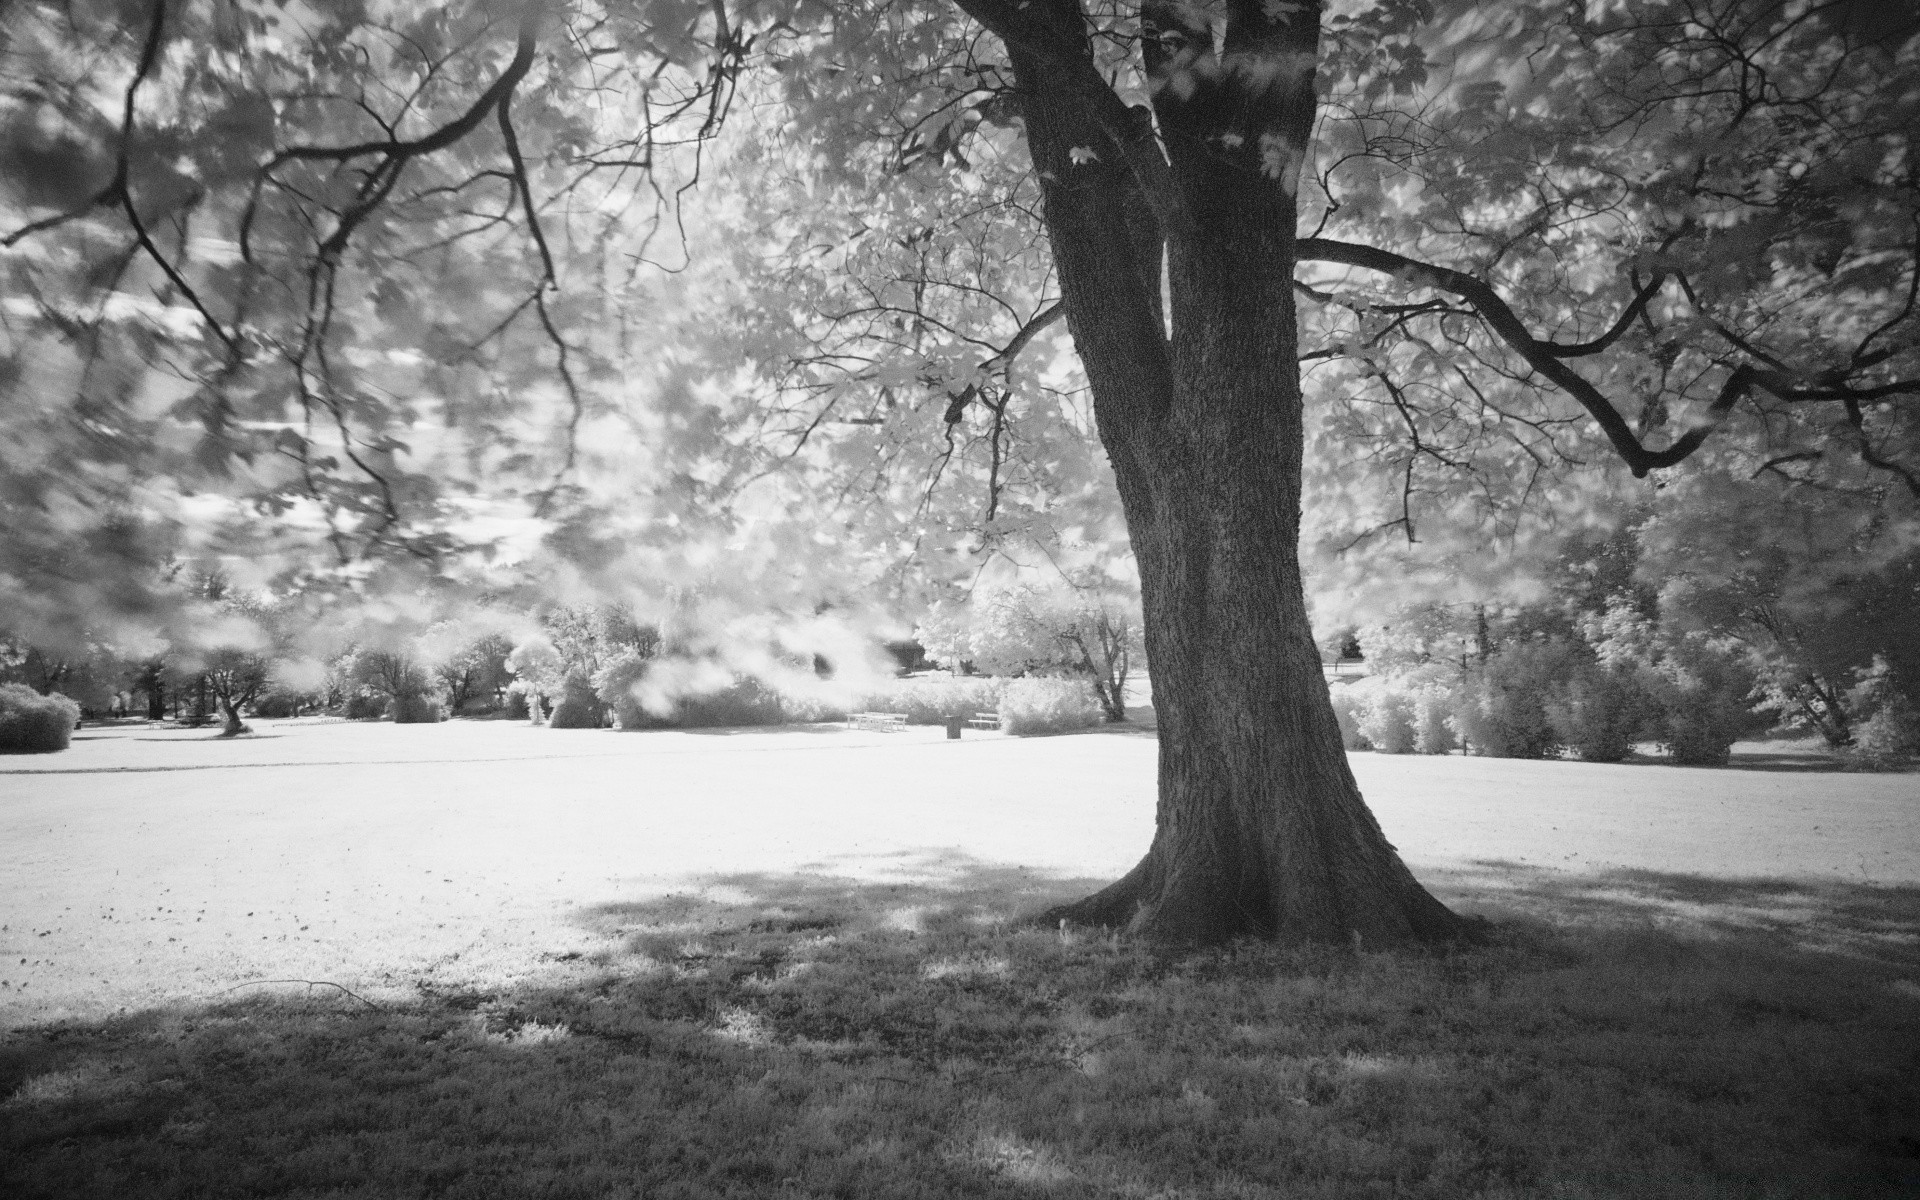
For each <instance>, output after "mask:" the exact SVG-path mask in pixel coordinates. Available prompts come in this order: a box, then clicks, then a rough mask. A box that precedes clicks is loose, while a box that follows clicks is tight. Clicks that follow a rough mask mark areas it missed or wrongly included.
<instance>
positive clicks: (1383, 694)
mask: <svg viewBox="0 0 1920 1200" xmlns="http://www.w3.org/2000/svg"><path fill="white" fill-rule="evenodd" d="M1355 686H1356V689H1360V688H1364V689H1365V691H1364V692H1363V693H1361V695H1362V697H1363V698H1364V701H1365V704H1364V707H1361V708H1360V709H1358V711H1357V712H1356V713H1355V714H1354V715H1355V716H1356V717H1357V718H1358V719H1359V724H1360V736H1362V737H1364V738H1366V739H1367V741H1368V742H1369V743H1371V744H1372V746H1373V748H1374V749H1375V750H1376V751H1378V752H1380V753H1381V754H1411V753H1413V750H1414V746H1415V742H1416V736H1415V729H1414V717H1415V712H1414V704H1413V698H1412V697H1411V696H1410V695H1408V694H1407V693H1406V692H1405V691H1403V690H1401V689H1400V688H1397V687H1394V686H1393V685H1392V684H1391V683H1389V682H1388V681H1387V680H1385V679H1378V678H1376V679H1370V680H1367V681H1365V682H1363V683H1360V684H1357V685H1355Z"/></svg>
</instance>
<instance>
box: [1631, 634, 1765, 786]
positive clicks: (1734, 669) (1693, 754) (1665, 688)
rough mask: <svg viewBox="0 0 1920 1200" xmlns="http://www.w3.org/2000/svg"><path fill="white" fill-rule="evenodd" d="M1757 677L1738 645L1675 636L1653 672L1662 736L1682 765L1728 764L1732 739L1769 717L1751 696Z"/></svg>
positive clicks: (1733, 740) (1676, 759)
mask: <svg viewBox="0 0 1920 1200" xmlns="http://www.w3.org/2000/svg"><path fill="white" fill-rule="evenodd" d="M1756 682H1757V677H1756V675H1755V673H1754V670H1753V668H1752V666H1751V665H1750V664H1749V663H1748V662H1747V661H1746V659H1744V658H1743V657H1742V656H1741V655H1740V654H1739V652H1738V651H1737V650H1735V649H1734V648H1732V647H1730V646H1726V645H1723V644H1720V643H1718V642H1715V641H1713V640H1711V639H1708V638H1700V637H1686V638H1679V639H1676V640H1675V641H1674V642H1673V643H1671V644H1670V645H1668V646H1667V647H1666V648H1665V653H1664V654H1663V655H1662V657H1661V660H1660V665H1659V668H1658V669H1657V670H1656V671H1655V672H1654V673H1653V675H1652V689H1653V691H1654V693H1655V699H1656V701H1657V702H1658V704H1659V710H1660V715H1659V718H1658V720H1657V728H1658V734H1659V740H1660V742H1661V744H1662V745H1664V746H1665V747H1666V751H1667V753H1668V754H1669V755H1670V756H1672V758H1673V761H1674V762H1676V763H1679V764H1681V765H1682V766H1692V767H1723V766H1725V765H1726V764H1727V757H1728V753H1729V751H1731V750H1732V748H1733V743H1734V742H1735V741H1737V740H1739V739H1740V738H1741V737H1743V736H1746V735H1747V734H1750V733H1757V732H1759V731H1760V729H1761V728H1762V727H1763V726H1764V722H1763V721H1761V720H1759V719H1758V718H1756V717H1755V715H1754V712H1753V709H1752V707H1751V705H1750V703H1749V701H1748V697H1749V696H1750V695H1751V694H1752V692H1753V689H1754V685H1755V683H1756Z"/></svg>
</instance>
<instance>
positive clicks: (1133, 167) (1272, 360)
mask: <svg viewBox="0 0 1920 1200" xmlns="http://www.w3.org/2000/svg"><path fill="white" fill-rule="evenodd" d="M963 3H964V4H965V6H966V7H967V8H968V10H969V11H973V12H975V14H976V15H978V16H981V18H982V20H984V21H987V23H988V24H989V26H990V27H995V28H996V31H998V32H1001V33H1002V36H1003V38H1004V39H1005V40H1006V41H1007V42H1008V46H1009V51H1010V55H1011V57H1012V59H1013V64H1014V70H1015V74H1016V78H1017V79H1018V81H1019V83H1020V87H1021V92H1022V96H1023V103H1024V110H1023V115H1024V117H1025V125H1026V133H1027V140H1028V145H1029V148H1030V150H1031V151H1032V154H1033V159H1034V164H1035V167H1036V170H1037V172H1038V174H1039V177H1040V179H1041V183H1042V191H1043V195H1044V198H1045V206H1046V207H1045V219H1046V225H1047V230H1048V234H1049V239H1050V242H1051V246H1052V250H1053V257H1054V262H1055V265H1056V266H1057V268H1058V269H1059V273H1060V281H1061V289H1062V291H1063V293H1064V296H1065V299H1066V302H1067V314H1068V325H1069V328H1070V329H1071V331H1072V334H1073V338H1074V342H1075V345H1076V347H1077V349H1078V350H1079V353H1080V358H1081V361H1082V363H1083V364H1084V365H1085V367H1086V370H1087V376H1088V381H1089V383H1090V384H1091V387H1092V390H1093V396H1094V410H1095V416H1096V419H1097V421H1098V424H1099V429H1100V436H1101V440H1102V442H1103V443H1104V444H1105V446H1106V448H1107V452H1108V456H1109V458H1110V459H1111V461H1112V464H1113V468H1114V474H1115V477H1116V479H1117V480H1118V483H1119V488H1120V496H1121V502H1122V504H1123V506H1124V508H1125V511H1126V517H1127V527H1128V532H1129V535H1130V537H1131V539H1132V543H1133V552H1134V556H1135V558H1136V559H1137V560H1138V562H1139V565H1140V574H1141V589H1142V599H1143V602H1144V605H1145V611H1146V630H1145V632H1146V643H1147V661H1148V662H1149V663H1151V664H1152V670H1153V681H1154V701H1155V707H1156V710H1157V712H1158V717H1159V739H1160V777H1159V807H1158V811H1157V816H1156V830H1155V834H1154V839H1153V843H1152V845H1151V847H1150V848H1149V849H1148V851H1147V854H1146V857H1145V858H1144V859H1142V860H1141V862H1140V863H1139V865H1138V866H1136V867H1135V868H1134V869H1133V870H1132V871H1131V872H1129V873H1128V874H1127V875H1126V876H1125V877H1124V878H1122V879H1121V880H1120V881H1119V882H1117V883H1115V884H1113V885H1112V886H1111V887H1108V888H1107V889H1105V890H1104V891H1102V892H1100V893H1098V894H1096V895H1094V896H1092V897H1089V898H1088V899H1086V900H1083V901H1081V902H1079V903H1078V904H1073V905H1069V906H1067V907H1065V908H1062V909H1059V910H1056V911H1055V912H1053V913H1051V914H1049V918H1055V919H1061V920H1066V921H1071V922H1075V923H1086V924H1098V925H1106V926H1117V927H1124V928H1126V929H1128V930H1129V931H1132V932H1135V933H1137V934H1140V935H1142V936H1145V937H1148V938H1151V939H1154V940H1158V941H1164V942H1171V943H1180V944H1208V943H1218V942H1223V941H1226V940H1229V939H1232V938H1236V937H1243V936H1253V937H1262V938H1275V939H1282V940H1296V941H1301V940H1310V941H1331V942H1338V943H1342V944H1357V945H1365V946H1382V945H1391V944H1397V943H1406V942H1411V941H1426V940H1438V939H1445V938H1451V937H1457V936H1459V935H1460V934H1462V933H1463V932H1464V931H1465V929H1466V928H1467V926H1466V923H1465V922H1463V921H1462V920H1461V919H1460V918H1459V917H1457V916H1455V915H1454V914H1453V913H1452V912H1450V911H1448V910H1447V908H1446V907H1445V906H1443V905H1442V904H1440V902H1439V901H1437V900H1435V899H1434V898H1433V897H1432V896H1431V895H1429V894H1428V893H1427V891H1426V890H1425V889H1424V888H1422V887H1421V886H1420V884H1419V883H1418V882H1417V881H1416V880H1415V879H1414V878H1413V875H1412V873H1411V872H1409V871H1408V870H1407V868H1406V866H1405V865H1404V864H1402V863H1401V861H1400V859H1399V856H1398V855H1397V854H1396V853H1395V851H1394V848H1393V847H1392V846H1391V845H1389V844H1388V843H1387V841H1386V838H1385V837H1384V836H1383V834H1382V833H1381V831H1380V827H1379V824H1378V823H1377V822H1376V821H1375V820H1374V818H1373V815H1372V813H1370V812H1369V811H1368V810H1367V807H1366V805H1365V803H1364V802H1363V801H1362V800H1361V797H1360V792H1359V788H1358V787H1357V785H1356V784H1355V782H1354V778H1353V774H1352V772H1351V771H1350V770H1349V769H1348V767H1347V761H1346V755H1345V751H1344V750H1343V748H1342V746H1341V741H1340V732H1339V726H1338V724H1337V723H1336V721H1335V719H1334V715H1333V707H1332V703H1331V700H1330V697H1329V695H1328V692H1327V685H1326V681H1325V678H1324V676H1323V674H1322V671H1321V667H1320V655H1319V651H1318V649H1317V647H1316V646H1315V644H1314V641H1313V637H1312V633H1311V631H1310V629H1309V627H1308V621H1307V608H1306V601H1305V596H1304V591H1303V588H1302V582H1301V576H1300V566H1299V526H1300V484H1301V456H1302V450H1303V437H1304V435H1303V425H1302V412H1301V396H1300V387H1299V364H1298V352H1297V341H1296V333H1295V328H1294V309H1293V269H1294V236H1295V233H1294V223H1295V209H1294V196H1293V187H1294V184H1295V181H1296V179H1297V176H1298V172H1299V169H1300V164H1301V163H1302V162H1304V161H1305V156H1306V143H1307V132H1308V129H1309V128H1310V125H1311V121H1312V116H1313V105H1314V98H1313V97H1314V92H1313V62H1314V54H1315V48H1316V43H1317V39H1318V28H1317V20H1318V18H1317V12H1316V11H1314V6H1305V5H1301V6H1281V9H1282V10H1284V11H1276V12H1275V13H1271V14H1270V13H1269V12H1268V11H1267V6H1265V5H1264V4H1262V3H1260V2H1259V0H1233V2H1231V3H1229V5H1228V9H1229V25H1228V27H1227V30H1226V33H1225V41H1224V53H1223V54H1221V55H1220V56H1218V57H1216V56H1215V55H1214V53H1213V45H1214V43H1213V35H1212V32H1211V31H1210V30H1209V29H1208V28H1207V27H1206V26H1205V25H1200V26H1198V27H1196V28H1192V29H1186V30H1184V31H1182V30H1180V29H1178V28H1175V27H1176V26H1177V25H1178V23H1179V22H1181V21H1183V20H1188V19H1189V17H1188V15H1187V14H1190V13H1194V12H1199V11H1200V10H1198V9H1192V8H1179V7H1175V6H1170V5H1153V4H1149V5H1148V6H1147V7H1146V8H1145V9H1143V12H1142V16H1143V22H1144V23H1145V26H1146V29H1145V31H1144V37H1143V45H1144V46H1145V51H1144V54H1145V59H1146V63H1145V65H1146V67H1147V71H1148V76H1149V79H1150V81H1151V82H1152V83H1153V84H1154V86H1155V110H1154V113H1153V118H1154V120H1153V121H1152V122H1149V121H1148V120H1146V114H1145V112H1144V111H1143V110H1141V109H1138V108H1135V109H1128V108H1127V107H1126V106H1125V105H1124V104H1122V102H1121V101H1120V100H1119V98H1118V97H1117V96H1115V95H1114V94H1113V93H1112V92H1111V91H1110V90H1108V89H1107V88H1106V87H1105V85H1104V83H1103V82H1102V81H1101V79H1100V76H1099V74H1098V72H1097V70H1096V69H1095V68H1094V65H1093V62H1092V59H1091V54H1090V50H1089V49H1088V45H1087V41H1086V35H1085V32H1084V30H1085V26H1084V24H1083V22H1082V21H1081V19H1080V13H1079V9H1078V6H1077V4H1076V3H1074V0H1045V2H1044V3H1042V2H1038V0H1036V2H1034V3H1029V4H1026V5H1022V6H1020V7H1019V8H1018V9H1008V8H1001V7H999V6H998V5H994V4H986V3H980V4H976V3H973V0H963ZM1303 9H1304V10H1305V11H1301V10H1303ZM1156 134H1157V136H1156ZM1163 254H1164V259H1163V257H1162V256H1163ZM1163 262H1164V270H1165V277H1164V278H1165V285H1164V287H1165V294H1166V295H1167V296H1168V297H1170V299H1171V312H1170V320H1169V315H1168V313H1167V312H1166V310H1165V309H1164V308H1163V302H1162V292H1163V285H1162V270H1163V267H1162V264H1163ZM1169 326H1170V327H1169Z"/></svg>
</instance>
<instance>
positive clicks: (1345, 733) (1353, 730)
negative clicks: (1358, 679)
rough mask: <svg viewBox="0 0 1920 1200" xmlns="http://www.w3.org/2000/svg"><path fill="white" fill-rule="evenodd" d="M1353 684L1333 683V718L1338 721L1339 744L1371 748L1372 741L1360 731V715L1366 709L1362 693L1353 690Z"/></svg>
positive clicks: (1355, 748) (1354, 747)
mask: <svg viewBox="0 0 1920 1200" xmlns="http://www.w3.org/2000/svg"><path fill="white" fill-rule="evenodd" d="M1354 688H1355V685H1354V684H1350V683H1349V684H1335V685H1334V686H1333V688H1332V694H1333V718H1334V720H1336V721H1338V722H1340V744H1341V745H1342V746H1345V747H1346V748H1347V749H1349V750H1371V749H1373V743H1372V742H1369V741H1368V740H1367V736H1366V735H1365V734H1364V733H1361V732H1360V717H1361V714H1362V713H1364V712H1365V711H1366V709H1367V699H1366V696H1365V694H1364V693H1361V692H1357V691H1355V690H1354Z"/></svg>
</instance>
